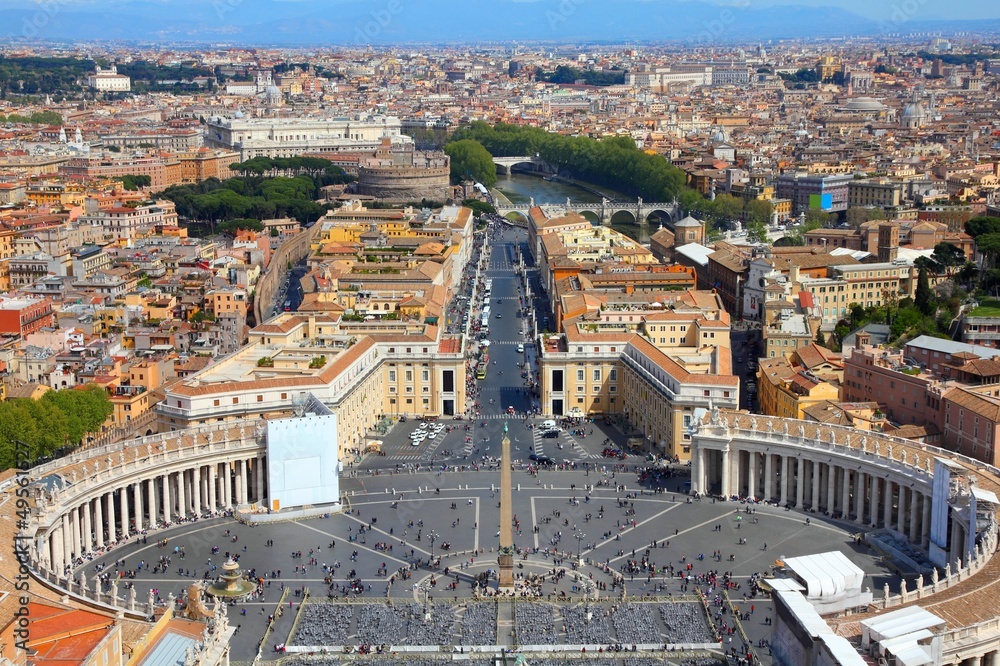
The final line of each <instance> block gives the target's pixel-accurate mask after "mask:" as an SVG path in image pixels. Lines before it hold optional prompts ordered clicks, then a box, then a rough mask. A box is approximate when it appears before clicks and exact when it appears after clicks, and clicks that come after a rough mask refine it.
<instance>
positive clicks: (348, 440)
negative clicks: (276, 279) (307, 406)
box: [157, 314, 466, 454]
mask: <svg viewBox="0 0 1000 666" xmlns="http://www.w3.org/2000/svg"><path fill="white" fill-rule="evenodd" d="M377 329H378V326H377V325H375V324H372V325H371V326H370V327H369V330H377ZM304 393H312V394H313V395H315V396H316V397H317V398H319V399H320V400H321V401H322V402H323V403H324V404H326V405H327V406H328V407H329V408H330V409H331V411H332V412H333V413H334V414H336V415H337V418H338V437H339V441H338V442H337V446H338V447H339V452H340V453H341V454H345V453H347V452H348V451H357V450H358V449H359V447H360V446H361V443H362V441H363V439H364V435H365V433H366V432H367V431H368V430H369V429H370V428H372V427H374V426H375V424H376V423H378V421H379V419H381V418H382V417H384V416H390V415H391V416H402V415H408V416H418V415H432V414H433V415H442V414H444V415H452V414H461V413H464V412H465V410H466V398H465V359H464V357H463V355H462V351H461V340H460V339H459V338H456V337H450V336H440V337H439V331H438V329H437V328H436V327H433V326H425V327H423V333H422V334H413V335H405V334H404V335H399V334H397V333H393V332H391V330H389V331H387V332H385V333H379V332H376V333H373V334H370V335H364V334H360V335H358V334H356V333H355V331H348V330H346V329H344V328H342V326H341V322H340V319H339V317H331V316H326V315H308V316H301V315H293V314H284V315H279V316H278V317H277V318H275V319H271V320H270V321H269V322H268V323H266V324H262V325H260V326H257V327H256V328H254V329H253V330H252V331H250V341H249V344H248V345H247V346H245V347H243V348H241V349H239V350H238V351H236V352H235V353H233V354H231V355H229V356H227V357H225V358H223V359H220V360H219V361H217V362H216V363H215V364H213V365H211V366H208V367H207V368H205V369H204V370H202V371H200V372H197V373H194V374H192V375H189V376H188V377H185V378H184V380H182V381H181V382H178V383H177V384H175V385H173V386H172V387H171V388H170V389H168V391H167V392H166V396H165V399H164V400H163V402H162V403H160V404H159V405H158V406H157V410H158V414H159V421H160V424H161V429H162V430H172V429H178V428H184V427H188V426H191V425H194V424H197V423H206V422H216V421H224V420H227V419H236V418H246V417H248V416H264V415H268V414H286V413H288V412H289V411H290V410H291V409H292V406H293V402H294V400H295V399H296V398H297V396H299V395H300V394H304Z"/></svg>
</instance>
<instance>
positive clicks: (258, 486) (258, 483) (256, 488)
mask: <svg viewBox="0 0 1000 666" xmlns="http://www.w3.org/2000/svg"><path fill="white" fill-rule="evenodd" d="M253 475H254V482H253V499H254V501H255V502H263V501H264V459H263V458H262V457H259V456H258V457H257V458H254V459H253Z"/></svg>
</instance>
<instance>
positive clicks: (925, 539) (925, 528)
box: [920, 495, 1000, 666]
mask: <svg viewBox="0 0 1000 666" xmlns="http://www.w3.org/2000/svg"><path fill="white" fill-rule="evenodd" d="M920 514H921V515H920V545H921V547H922V548H923V549H924V550H926V549H927V548H928V547H929V546H930V543H931V496H930V495H924V501H923V507H922V510H921V512H920ZM997 666H1000V664H998V665H997Z"/></svg>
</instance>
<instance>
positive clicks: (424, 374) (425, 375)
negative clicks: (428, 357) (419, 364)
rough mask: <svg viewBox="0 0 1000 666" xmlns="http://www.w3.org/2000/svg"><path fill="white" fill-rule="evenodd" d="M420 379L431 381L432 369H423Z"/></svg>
mask: <svg viewBox="0 0 1000 666" xmlns="http://www.w3.org/2000/svg"><path fill="white" fill-rule="evenodd" d="M420 379H421V381H425V382H429V381H430V380H431V371H430V370H424V371H422V372H421V374H420Z"/></svg>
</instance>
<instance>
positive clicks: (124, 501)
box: [118, 485, 132, 539]
mask: <svg viewBox="0 0 1000 666" xmlns="http://www.w3.org/2000/svg"><path fill="white" fill-rule="evenodd" d="M129 487H130V486H129V485H124V486H122V487H121V488H120V489H119V491H118V497H119V502H118V503H119V504H120V505H121V514H122V529H121V533H122V539H128V538H129V535H131V534H132V520H131V517H130V515H129V510H128V496H129V495H131V494H132V493H130V492H129Z"/></svg>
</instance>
